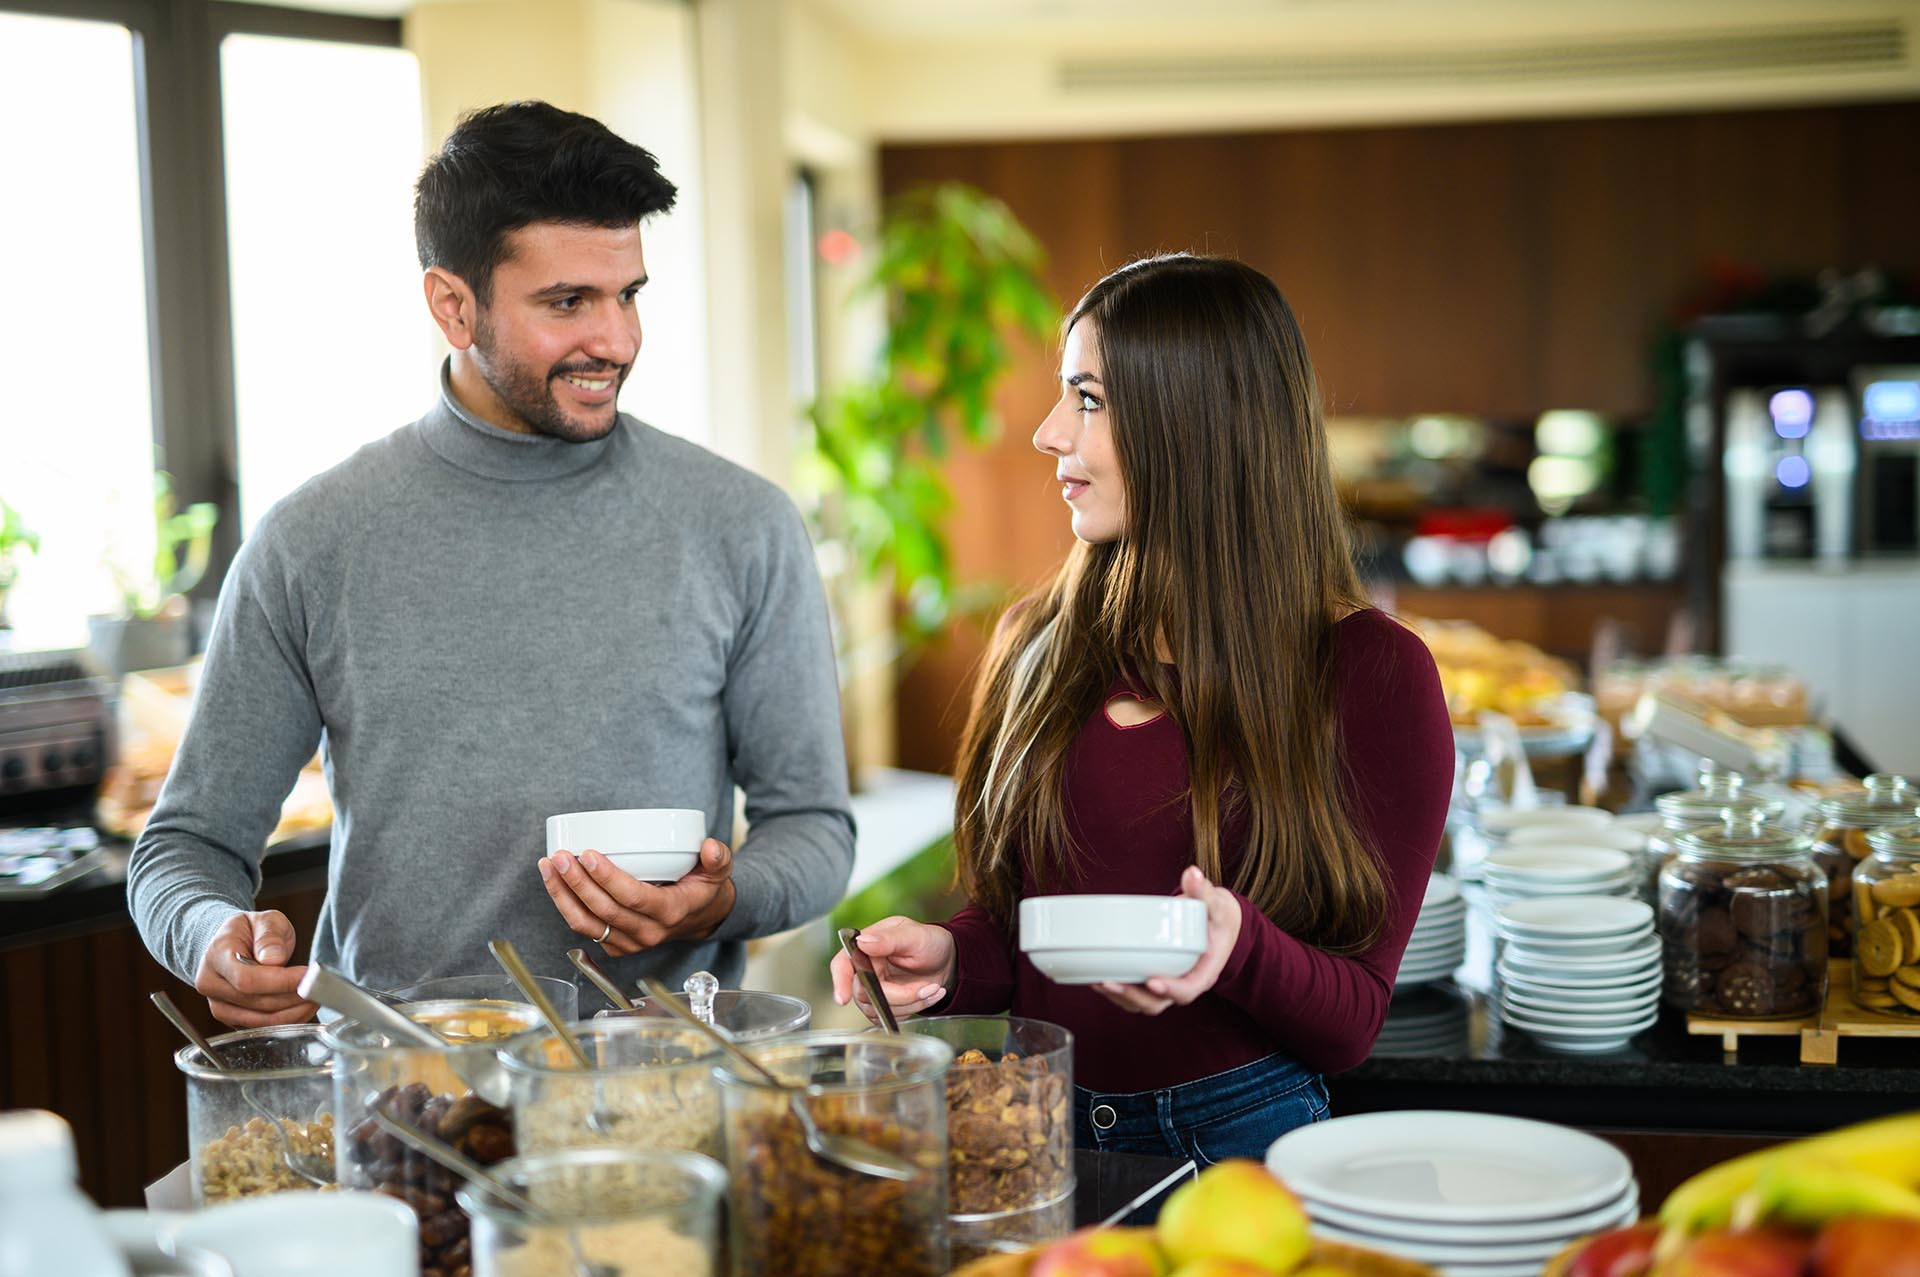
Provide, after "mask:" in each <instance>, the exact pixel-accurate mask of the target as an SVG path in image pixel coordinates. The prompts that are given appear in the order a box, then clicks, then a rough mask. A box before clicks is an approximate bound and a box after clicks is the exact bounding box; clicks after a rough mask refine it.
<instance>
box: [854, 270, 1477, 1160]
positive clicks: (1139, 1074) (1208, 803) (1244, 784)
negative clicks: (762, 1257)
mask: <svg viewBox="0 0 1920 1277" xmlns="http://www.w3.org/2000/svg"><path fill="white" fill-rule="evenodd" d="M1065 334H1066V335H1065V339H1064V342H1063V345H1062V354H1061V366H1060V399H1059V402H1058V403H1056V404H1055V405H1054V407H1053V409H1052V411H1051V412H1049V413H1048V414H1047V417H1046V419H1045V420H1044V421H1042V422H1041V423H1040V428H1039V430H1037V431H1036V432H1035V433H1034V437H1033V442H1034V446H1035V447H1036V448H1038V449H1039V450H1040V451H1042V452H1044V453H1046V454H1048V455H1049V456H1051V457H1053V458H1054V459H1055V474H1054V478H1055V481H1056V482H1058V483H1059V484H1060V488H1061V495H1062V497H1063V498H1064V499H1065V500H1066V502H1067V505H1068V508H1069V509H1070V510H1071V512H1072V515H1071V517H1072V523H1073V533H1074V536H1075V537H1076V538H1077V539H1078V544H1076V545H1075V546H1074V547H1073V549H1072V551H1071V552H1070V553H1069V554H1068V556H1067V560H1066V562H1065V564H1063V565H1062V567H1061V568H1060V571H1059V573H1058V575H1057V576H1056V577H1055V578H1054V581H1053V583H1052V585H1051V586H1049V587H1048V588H1047V589H1046V590H1045V591H1044V592H1042V593H1040V594H1037V595H1035V596H1034V597H1032V598H1030V599H1028V600H1027V601H1025V602H1024V603H1022V604H1019V605H1016V607H1015V608H1013V609H1012V610H1011V611H1010V612H1009V613H1008V614H1007V616H1006V617H1004V618H1003V619H1002V621H1001V624H1000V627H999V629H998V632H997V633H996V634H995V636H994V640H993V643H992V645H991V647H990V649H989V651H988V654H987V657H986V661H985V665H984V668H983V671H982V674H981V676H980V680H979V682H978V684H977V686H976V688H975V691H974V697H973V705H972V711H971V714H970V717H969V719H968V723H967V729H966V734H965V737H964V739H963V741H962V744H961V750H960V760H959V777H958V784H959V789H958V798H957V802H956V812H955V828H954V844H955V853H956V857H957V860H958V864H959V873H960V882H961V885H962V886H963V888H964V889H965V891H966V894H967V898H968V900H969V901H970V902H971V903H970V904H969V905H968V907H967V908H965V909H963V910H962V911H961V912H960V913H959V914H957V915H955V916H954V917H953V918H951V919H949V920H948V921H947V922H946V923H944V924H942V925H937V926H930V925H927V924H924V923H919V922H915V921H912V920H910V919H907V918H898V917H896V918H888V919H886V920H884V921H882V922H879V923H876V924H874V925H873V926H871V927H869V928H867V929H866V930H865V931H864V932H863V933H862V936H861V940H860V944H861V947H862V949H864V950H865V951H866V952H867V953H868V954H869V955H871V956H872V958H873V960H874V965H875V967H876V969H877V970H878V972H879V974H880V977H881V983H882V989H883V992H884V993H885V995H886V998H887V1001H888V1003H889V1004H890V1005H891V1006H892V1007H893V1009H894V1010H895V1011H896V1012H897V1013H902V1014H904V1013H908V1012H922V1013H928V1014H942V1013H945V1014H965V1013H991V1012H1000V1011H1008V1010H1011V1011H1012V1012H1013V1013H1014V1014H1015V1015H1023V1016H1034V1017H1037V1018H1039V1019H1043V1020H1050V1021H1053V1022H1054V1023H1057V1024H1061V1025H1064V1026H1066V1027H1067V1028H1068V1029H1070V1030H1072V1031H1073V1033H1074V1035H1075V1038H1076V1050H1075V1060H1074V1068H1075V1073H1076V1081H1077V1082H1078V1083H1079V1085H1078V1086H1076V1088H1075V1091H1076V1095H1075V1125H1076V1136H1077V1139H1078V1142H1079V1143H1080V1145H1081V1146H1082V1147H1097V1148H1103V1149H1117V1150H1121V1151H1128V1152H1146V1153H1157V1154H1162V1155H1174V1156H1180V1157H1193V1158H1195V1159H1196V1160H1198V1161H1199V1162H1200V1163H1201V1164H1202V1165H1205V1164H1208V1163H1211V1162H1214V1161H1218V1160H1220V1159H1222V1158H1226V1157H1260V1156H1263V1155H1264V1153H1265V1151H1266V1148H1267V1146H1268V1145H1269V1144H1270V1143H1271V1142H1272V1141H1273V1140H1274V1139H1275V1138H1277V1137H1278V1136H1280V1135H1281V1134H1283V1133H1284V1132H1286V1131H1287V1130H1289V1129H1291V1128H1293V1127H1295V1126H1298V1125H1301V1124H1303V1123H1306V1122H1310V1121H1317V1120H1319V1119H1321V1118H1324V1117H1325V1116H1326V1114H1327V1092H1326V1087H1325V1084H1324V1083H1323V1081H1322V1080H1321V1075H1322V1074H1323V1073H1328V1072H1336V1071H1338V1070H1341V1069H1347V1068H1351V1067H1353V1066H1354V1065H1356V1064H1358V1063H1360V1061H1362V1060H1363V1059H1365V1058H1366V1056H1367V1053H1368V1051H1369V1050H1370V1049H1371V1047H1372V1044H1373V1040H1374V1037H1375V1036H1376V1035H1377V1034H1378V1032H1379V1029H1380V1025H1381V1022H1382V1019H1383V1018H1384V1016H1385V1014H1386V1009H1387V1002H1388V999H1389V998H1390V996H1391V995H1392V992H1393V977H1394V972H1395V970H1396V969H1397V968H1398V965H1399V961H1400V954H1401V951H1402V950H1403V949H1404V948H1405V946H1406V943H1407V937H1408V935H1409V934H1410V933H1411V931H1412V929H1413V924H1414V920H1415V918H1416V916H1417V915H1418V913H1419V909H1420V898H1421V895H1422V893H1423V891H1424V890H1425V887H1426V883H1427V878H1428V875H1429V873H1430V872H1431V870H1432V865H1433V857H1434V853H1435V851H1436V849H1437V848H1438V846H1439V842H1440V832H1441V826H1442V824H1443V822H1444V819H1445V814H1446V805H1447V795H1448V791H1449V788H1450V786H1451V781H1452V775H1453V736H1452V732H1451V729H1450V728H1449V726H1448V722H1447V713H1446V706H1445V704H1444V702H1443V700H1442V697H1441V693H1440V685H1439V678H1438V675H1437V673H1436V672H1435V669H1434V664H1433V660H1432V658H1431V657H1430V656H1429V655H1428V653H1427V650H1426V648H1425V646H1424V645H1423V644H1422V643H1421V642H1420V640H1419V639H1418V638H1416V637H1415V636H1414V635H1412V634H1411V633H1409V632H1408V631H1406V630H1405V629H1402V628H1401V627H1400V626H1399V625H1397V624H1396V623H1395V622H1393V621H1392V620H1390V619H1389V618H1388V617H1386V616H1385V615H1383V614H1382V613H1380V612H1378V611H1375V610H1372V609H1371V608H1369V607H1368V606H1367V604H1366V601H1365V599H1364V597H1363V595H1362V593H1361V587H1360V583H1359V579H1358V576H1357V574H1356V572H1355V569H1354V565H1353V560H1352V557H1351V554H1350V551H1349V548H1348V540H1347V533H1346V527H1345V522H1344V519H1343V516H1342V513H1341V510H1340V506H1339V502H1338V499H1337V497H1336V496H1335V493H1334V485H1333V477H1332V474H1331V471H1330V469H1329V466H1328V459H1327V444H1326V431H1325V426H1324V423H1323V422H1322V419H1321V412H1320V401H1319V390H1318V387H1317V385H1316V384H1315V380H1314V375H1313V368H1312V365H1311V364H1310V363H1309V362H1308V359H1307V350H1306V343H1305V340H1304V339H1303V337H1302V336H1301V333H1300V327H1299V324H1298V323H1297V322H1296V321H1295V319H1294V317H1293V312H1292V311H1291V310H1290V309H1289V308H1288V306H1287V303H1286V301H1285V299H1283V298H1282V297H1281V295H1280V292H1279V290H1278V289H1277V288H1275V287H1274V285H1273V282H1272V281H1271V280H1269V279H1267V278H1266V277H1265V276H1264V275H1261V274H1260V273H1259V272H1258V271H1255V270H1252V269H1251V268H1249V267H1246V266H1243V265H1240V264H1239V263H1237V262H1232V261H1227V260H1224V259H1221V258H1213V257H1195V256H1188V255H1185V254H1179V255H1172V256H1164V257H1155V258H1151V259H1149V260H1146V261H1141V262H1136V263H1134V264H1133V265H1130V266H1126V267H1123V268H1122V269H1120V270H1117V271H1115V272H1114V273H1113V274H1111V275H1109V276H1107V277H1106V278H1105V279H1102V280H1101V281H1100V282H1099V283H1097V284H1095V285H1094V286H1093V288H1092V290H1091V291H1089V292H1088V293H1087V295H1086V296H1085V297H1084V298H1082V299H1081V301H1080V304H1079V305H1078V306H1076V307H1074V310H1073V313H1072V314H1071V315H1070V316H1068V318H1067V322H1066V326H1065ZM1077 892H1121V893H1148V894H1171V893H1175V892H1177V893H1179V894H1183V895H1187V896H1191V897H1194V898H1195V899H1198V900H1201V901H1203V902H1205V904H1206V909H1207V926H1208V943H1207V949H1206V952H1205V953H1204V954H1203V955H1202V956H1201V958H1200V960H1199V961H1198V962H1197V963H1195V964H1194V966H1193V968H1192V969H1191V970H1189V971H1188V972H1186V973H1185V974H1184V975H1181V976H1177V977H1174V978H1171V979H1161V978H1155V979H1151V980H1148V981H1147V982H1146V983H1145V984H1144V985H1126V986H1123V985H1117V984H1106V985H1094V986H1077V987H1076V986H1067V985H1058V984H1054V983H1052V982H1051V981H1049V980H1047V979H1046V978H1045V977H1044V976H1042V975H1040V974H1039V972H1038V971H1037V970H1035V969H1034V967H1033V966H1032V964H1031V963H1029V962H1028V961H1027V960H1026V959H1025V957H1024V956H1023V955H1022V954H1021V953H1020V952H1019V948H1018V945H1017V943H1016V940H1015V934H1014V919H1015V917H1016V915H1017V911H1018V903H1019V901H1020V899H1021V898H1022V897H1024V896H1032V895H1054V894H1065V893H1077ZM833 978H834V995H835V998H836V999H837V1000H838V1001H840V1002H841V1003H842V1004H844V1003H845V1002H846V1001H847V1000H848V998H850V997H852V996H853V995H854V991H853V980H852V973H851V971H850V969H849V965H848V962H847V959H846V958H845V956H844V955H839V956H836V957H835V959H834V964H833Z"/></svg>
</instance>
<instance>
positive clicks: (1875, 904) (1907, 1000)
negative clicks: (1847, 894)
mask: <svg viewBox="0 0 1920 1277" xmlns="http://www.w3.org/2000/svg"><path fill="white" fill-rule="evenodd" d="M1867 843H1868V847H1869V850H1870V851H1871V852H1872V854H1871V855H1869V856H1868V857H1867V858H1866V859H1865V860H1863V861H1861V862H1860V864H1859V866H1858V867H1857V868H1856V869H1854V871H1853V925H1854V932H1853V1000H1854V1001H1855V1002H1858V1003H1859V1004H1860V1005H1861V1006H1863V1007H1866V1008H1868V1009H1870V1010H1873V1011H1880V1012H1884V1013H1885V1014H1887V1015H1900V1016H1920V822H1916V823H1912V824H1905V825H1883V826H1881V827H1880V828H1879V829H1876V830H1874V831H1873V832H1872V833H1869V834H1868V835H1867Z"/></svg>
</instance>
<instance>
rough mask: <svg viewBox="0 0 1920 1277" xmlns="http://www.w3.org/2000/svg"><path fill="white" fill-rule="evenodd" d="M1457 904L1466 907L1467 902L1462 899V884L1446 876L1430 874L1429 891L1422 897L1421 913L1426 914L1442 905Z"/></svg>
mask: <svg viewBox="0 0 1920 1277" xmlns="http://www.w3.org/2000/svg"><path fill="white" fill-rule="evenodd" d="M1449 903H1457V904H1459V905H1460V907H1461V908H1465V907H1466V901H1464V900H1461V899H1460V884H1459V883H1457V882H1455V881H1454V880H1453V879H1451V878H1449V877H1447V875H1445V874H1430V875H1428V877H1427V889H1426V891H1425V893H1423V894H1422V895H1421V897H1420V912H1421V913H1423V914H1424V913H1426V912H1427V911H1429V910H1431V909H1434V908H1436V907H1438V906H1441V905H1446V904H1449Z"/></svg>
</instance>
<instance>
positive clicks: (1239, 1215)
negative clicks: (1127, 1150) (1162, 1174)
mask: <svg viewBox="0 0 1920 1277" xmlns="http://www.w3.org/2000/svg"><path fill="white" fill-rule="evenodd" d="M1159 1227H1160V1244H1161V1245H1162V1246H1163V1247H1165V1248H1166V1252H1167V1254H1168V1255H1169V1256H1171V1257H1172V1258H1173V1262H1174V1263H1176V1264H1180V1265H1182V1266H1184V1265H1187V1264H1191V1263H1193V1262H1194V1261H1195V1260H1200V1259H1237V1260H1240V1261H1241V1262H1243V1263H1248V1264H1252V1265H1254V1266H1255V1267H1257V1268H1262V1269H1265V1270H1266V1271H1267V1272H1269V1273H1284V1272H1288V1271H1290V1270H1292V1269H1293V1268H1294V1267H1295V1266H1296V1265H1298V1264H1299V1263H1300V1261H1301V1260H1303V1259H1305V1258H1306V1257H1307V1251H1308V1249H1309V1248H1311V1247H1312V1245H1313V1239H1312V1238H1311V1237H1310V1236H1308V1231H1307V1230H1308V1227H1309V1221H1308V1219H1307V1213H1306V1211H1304V1210H1302V1209H1301V1208H1300V1199H1299V1198H1297V1197H1295V1196H1294V1195H1293V1194H1292V1193H1291V1192H1289V1191H1288V1190H1287V1186H1286V1185H1285V1184H1282V1183H1281V1182H1280V1181H1279V1180H1277V1179H1275V1178H1274V1177H1273V1175H1272V1173H1271V1172H1269V1171H1268V1170H1267V1168H1266V1167H1264V1166H1262V1165H1261V1164H1260V1163H1258V1162H1255V1161H1252V1160H1250V1159H1246V1158H1235V1159H1233V1160H1231V1161H1225V1162H1220V1163H1217V1164H1216V1165H1213V1166H1209V1167H1208V1168H1207V1169H1206V1170H1204V1171H1202V1172H1201V1173H1200V1177H1199V1178H1198V1179H1196V1180H1194V1181H1193V1182H1192V1183H1190V1184H1183V1185H1182V1186H1181V1187H1179V1188H1178V1189H1175V1190H1174V1193H1173V1196H1171V1197H1169V1198H1168V1199H1167V1204H1166V1206H1165V1207H1164V1208H1163V1209H1162V1210H1161V1211H1160V1225H1159Z"/></svg>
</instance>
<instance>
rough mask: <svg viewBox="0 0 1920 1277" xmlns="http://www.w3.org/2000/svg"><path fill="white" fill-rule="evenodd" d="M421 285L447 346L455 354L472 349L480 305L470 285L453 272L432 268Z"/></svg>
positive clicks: (429, 308) (437, 267) (436, 267)
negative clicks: (444, 336)
mask: <svg viewBox="0 0 1920 1277" xmlns="http://www.w3.org/2000/svg"><path fill="white" fill-rule="evenodd" d="M421 283H422V286H423V287H424V288H425V290H426V294H427V310H428V312H429V313H431V314H432V315H433V322H434V323H436V324H438V325H440V331H441V332H442V333H445V334H446V338H447V344H448V345H449V346H452V347H453V348H454V349H455V350H466V349H467V348H468V347H470V346H472V345H473V340H474V332H475V328H476V326H477V324H478V322H479V303H478V301H477V300H476V299H475V298H474V295H473V290H472V289H471V288H469V287H467V282H466V281H465V280H464V279H461V278H460V277H459V276H458V275H456V274H454V273H453V272H452V271H450V270H446V269H444V268H442V267H439V266H429V267H427V273H426V276H425V278H424V279H423V280H422V281H421Z"/></svg>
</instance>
